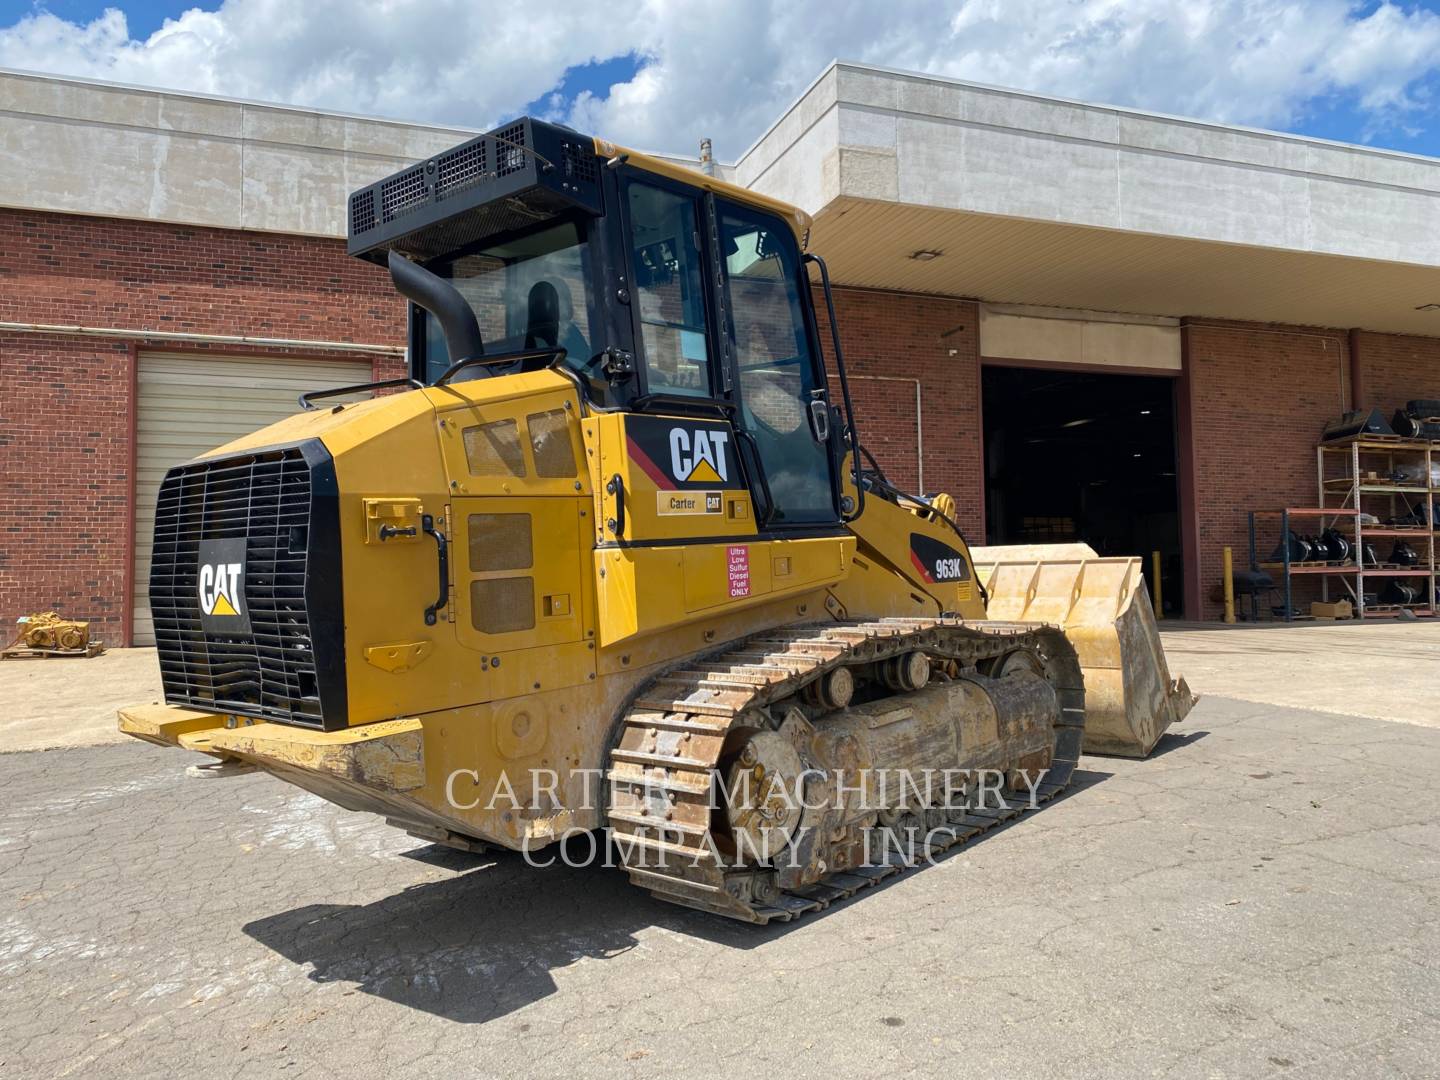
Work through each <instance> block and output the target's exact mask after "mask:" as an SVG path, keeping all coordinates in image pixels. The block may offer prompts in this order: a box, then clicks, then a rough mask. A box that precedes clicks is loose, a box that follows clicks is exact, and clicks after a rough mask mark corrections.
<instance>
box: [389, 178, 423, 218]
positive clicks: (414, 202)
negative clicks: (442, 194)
mask: <svg viewBox="0 0 1440 1080" xmlns="http://www.w3.org/2000/svg"><path fill="white" fill-rule="evenodd" d="M424 201H425V170H424V169H423V168H419V167H417V168H414V169H411V170H410V171H409V172H403V173H401V174H400V175H399V176H395V177H391V178H390V179H389V180H386V181H385V183H384V185H382V186H381V188H380V213H381V214H382V215H383V217H384V220H386V221H394V220H395V219H396V218H397V217H399V216H400V215H401V214H404V213H407V212H409V211H410V210H411V209H412V208H413V207H415V206H418V205H419V204H420V203H423V202H424Z"/></svg>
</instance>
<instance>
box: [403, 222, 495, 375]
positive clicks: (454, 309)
mask: <svg viewBox="0 0 1440 1080" xmlns="http://www.w3.org/2000/svg"><path fill="white" fill-rule="evenodd" d="M389 263H390V280H391V281H393V282H394V283H395V288H396V290H398V291H399V293H400V295H401V296H403V297H405V298H406V299H407V300H412V301H414V302H415V303H417V304H419V305H420V306H421V307H422V308H424V309H425V310H426V311H428V312H430V314H431V315H434V316H435V318H436V320H438V321H439V323H440V330H441V331H442V332H443V333H444V335H445V349H446V351H447V352H449V354H450V364H451V366H454V365H455V364H458V363H459V362H460V361H462V360H473V359H474V358H475V357H477V356H484V355H485V343H484V341H482V340H481V337H480V324H479V323H478V322H477V321H476V319H475V312H474V311H473V310H471V308H470V305H469V304H468V303H467V302H466V300H465V297H463V296H461V295H460V290H459V289H457V288H455V286H454V285H451V284H450V283H449V282H448V281H446V280H445V279H444V278H442V277H438V276H436V275H435V274H432V273H431V272H430V271H429V270H426V269H425V268H424V267H423V266H420V265H418V264H417V263H413V262H411V261H410V260H409V259H407V258H405V256H404V255H401V254H400V253H399V252H397V251H394V250H393V249H392V250H391V252H390V258H389Z"/></svg>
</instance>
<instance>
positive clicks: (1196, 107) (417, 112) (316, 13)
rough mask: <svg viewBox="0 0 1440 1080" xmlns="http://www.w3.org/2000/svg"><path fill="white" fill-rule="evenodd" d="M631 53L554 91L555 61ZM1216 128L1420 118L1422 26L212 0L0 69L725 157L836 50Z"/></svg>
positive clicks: (1246, 11)
mask: <svg viewBox="0 0 1440 1080" xmlns="http://www.w3.org/2000/svg"><path fill="white" fill-rule="evenodd" d="M632 52H633V53H635V54H637V55H639V56H640V57H642V64H641V66H640V68H639V70H638V71H637V72H636V74H635V76H634V77H633V78H632V79H630V80H629V81H627V82H623V83H619V84H616V85H614V86H611V87H609V88H608V89H606V90H602V91H601V92H599V93H596V94H583V95H581V96H580V97H579V98H578V99H577V100H576V101H574V102H573V103H566V102H561V101H556V100H554V99H553V98H551V97H548V96H547V95H550V94H552V93H553V91H554V90H555V89H556V87H557V86H558V85H559V83H560V80H561V78H562V76H563V75H564V73H565V71H566V69H567V68H570V67H573V66H576V65H583V64H587V63H590V62H592V61H596V60H604V59H607V58H610V57H614V56H619V55H623V54H626V53H632ZM836 56H839V57H843V58H846V59H855V60H861V61H866V62H870V63H876V64H883V65H887V66H891V67H900V68H906V69H912V70H918V71H928V72H933V73H937V74H944V75H952V76H956V77H959V78H966V79H974V80H977V81H981V82H990V83H996V84H1000V85H1005V86H1014V87H1020V88H1023V89H1030V90H1036V91H1040V92H1045V93H1052V94H1059V95H1062V96H1068V97H1075V98H1080V99H1083V100H1089V101H1097V102H1106V103H1112V104H1120V105H1135V106H1140V107H1143V108H1149V109H1155V110H1160V111H1165V112H1174V113H1180V114H1184V115H1191V116H1199V117H1203V118H1207V119H1215V120H1221V121H1228V122H1234V123H1246V124H1257V125H1263V126H1273V127H1287V126H1294V125H1296V124H1297V123H1300V122H1301V121H1302V120H1303V118H1304V116H1305V115H1306V113H1307V111H1309V110H1311V109H1314V108H1316V107H1317V105H1318V104H1320V103H1327V102H1336V101H1338V102H1340V103H1342V104H1345V105H1348V106H1349V107H1352V108H1354V109H1356V110H1359V111H1360V112H1361V113H1362V114H1363V115H1364V117H1365V120H1366V122H1367V125H1368V130H1370V131H1379V130H1384V129H1386V128H1387V127H1399V126H1401V125H1405V126H1406V130H1413V128H1414V126H1415V125H1416V124H1417V123H1423V121H1424V120H1425V119H1427V118H1426V117H1425V116H1424V113H1425V110H1426V108H1427V107H1428V105H1429V101H1428V98H1427V96H1426V86H1427V82H1428V80H1429V79H1430V78H1431V77H1433V76H1434V75H1435V73H1436V71H1437V68H1440V16H1437V15H1436V14H1435V13H1433V12H1430V11H1426V10H1423V9H1416V8H1409V7H1401V6H1397V5H1396V4H1394V3H1390V2H1384V3H1380V4H1379V5H1363V6H1362V5H1357V4H1356V3H1352V2H1349V0H1304V2H1300V0H956V2H951V3H940V2H919V0H913V2H911V0H899V2H898V3H897V2H893V0H892V2H890V3H876V2H872V0H687V2H681V0H640V2H638V3H634V4H630V5H614V6H606V5H601V4H596V3H594V2H593V0H592V2H583V3H581V2H572V0H551V2H550V3H548V4H546V5H544V6H543V7H536V6H534V5H527V4H518V3H515V2H513V0H506V2H493V0H491V2H486V3H476V2H474V0H369V2H365V0H307V2H305V3H295V2H294V0H226V2H225V3H223V4H222V5H221V6H220V8H219V9H218V10H217V11H213V12H207V11H203V10H200V9H198V8H197V9H192V10H190V11H187V12H185V13H184V14H182V15H180V16H179V17H178V18H175V19H171V20H167V21H166V23H165V25H164V26H163V27H162V28H161V29H160V30H159V31H157V32H156V33H155V34H153V35H151V36H150V37H149V38H148V39H146V40H143V41H140V40H134V39H132V38H131V37H130V34H129V32H128V29H127V26H126V22H125V18H124V15H123V14H121V12H120V11H119V10H114V9H112V10H109V11H106V12H105V13H104V14H103V15H102V16H101V17H99V18H98V19H96V20H95V21H93V22H91V23H89V24H85V25H77V24H74V23H70V22H66V21H64V20H62V19H59V18H56V17H55V16H52V15H49V14H45V13H44V12H43V11H40V12H38V13H36V14H33V15H30V16H27V17H25V18H23V19H21V20H20V21H19V22H18V23H16V24H15V25H13V26H11V27H9V28H6V29H0V66H6V67H18V68H26V69H31V70H40V71H52V72H58V73H64V74H73V75H84V76H90V77H95V78H103V79H115V80H118V81H123V82H133V83H140V84H144V85H151V86H165V87H175V88H180V89H193V90H201V91H205V92H209V93H216V94H225V95H230V96H237V97H253V98H262V99H267V100H278V101H285V102H290V103H295V104H304V105H314V106H319V107H325V108H333V109H342V110H346V111H351V112H360V113H374V114H379V115H388V116H397V117H402V118H407V119H417V120H431V121H437V122H448V123H454V124H462V125H466V126H472V127H487V126H490V125H492V124H494V123H497V122H499V121H501V120H503V119H505V118H507V117H509V116H511V115H514V114H515V113H516V112H517V111H519V110H520V109H521V108H523V107H524V106H525V104H526V103H527V102H530V101H534V100H536V99H541V98H544V99H545V101H546V111H547V112H549V113H550V114H551V115H558V116H560V117H562V118H568V119H569V120H570V121H571V122H572V123H574V124H575V125H576V126H577V127H581V128H582V129H584V130H589V131H594V132H596V133H599V134H604V135H606V136H608V137H611V138H614V139H617V140H619V141H622V142H629V143H631V144H632V145H639V146H643V147H646V148H653V149H662V150H673V151H681V152H687V151H689V152H693V149H694V146H695V143H696V141H697V140H698V139H699V137H700V136H701V135H710V136H712V137H713V138H714V139H715V141H716V148H717V152H718V154H719V155H720V156H721V157H722V158H726V159H731V160H733V159H734V158H735V157H736V156H738V155H739V154H740V153H741V152H742V151H743V150H744V149H745V147H746V146H748V145H749V144H750V142H751V141H753V140H754V139H755V138H756V137H757V136H758V135H759V134H760V133H761V132H762V131H763V130H764V128H765V127H766V126H767V125H768V124H769V123H770V122H771V121H773V120H774V119H775V118H776V117H777V116H778V115H779V114H780V111H781V110H782V109H783V108H784V107H785V106H786V105H787V104H788V103H789V102H790V101H791V100H793V99H794V98H795V97H796V96H797V95H798V94H799V93H800V91H801V90H803V89H804V87H805V85H806V84H808V83H809V82H810V80H811V79H813V78H814V77H815V76H816V75H817V74H819V72H820V71H821V70H822V69H823V68H824V66H825V65H826V64H827V63H828V62H829V61H830V60H831V59H832V58H833V57H836Z"/></svg>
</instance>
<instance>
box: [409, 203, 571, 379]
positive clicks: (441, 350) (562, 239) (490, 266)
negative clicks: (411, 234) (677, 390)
mask: <svg viewBox="0 0 1440 1080" xmlns="http://www.w3.org/2000/svg"><path fill="white" fill-rule="evenodd" d="M431 269H432V270H433V271H434V272H435V273H437V274H439V275H440V276H441V277H444V278H447V279H449V281H450V283H451V284H452V285H454V286H455V288H456V289H458V290H459V291H460V295H462V296H463V297H465V299H466V300H467V301H469V303H470V307H471V308H472V309H473V310H474V312H475V318H476V321H477V322H479V324H480V334H481V337H482V338H483V339H484V342H485V355H486V356H500V355H502V354H507V353H522V352H525V351H527V350H534V349H549V348H563V349H564V350H565V360H564V363H565V364H567V365H568V366H569V367H571V368H573V369H574V370H576V371H577V372H579V373H581V374H583V375H590V374H591V373H592V372H593V370H594V368H593V365H592V364H591V360H592V355H593V354H592V350H591V345H590V342H591V335H590V303H589V295H588V290H589V286H588V282H589V280H590V251H589V246H588V244H587V243H586V242H585V238H584V237H583V235H582V234H581V232H580V229H579V228H578V227H577V226H576V225H575V223H574V222H568V221H567V222H560V223H551V224H547V225H544V226H542V227H540V228H538V229H534V230H531V231H529V232H526V233H524V234H522V235H519V236H514V237H512V238H511V239H508V240H504V241H502V242H499V243H493V244H488V245H487V246H485V247H484V248H482V249H480V250H478V251H473V252H471V253H469V254H466V255H461V256H459V257H458V258H455V259H451V260H449V261H447V262H445V263H442V264H440V265H437V266H432V267H431ZM424 318H425V375H426V380H425V381H426V382H433V381H434V380H435V379H436V378H437V377H438V376H439V375H440V374H441V373H443V372H444V370H445V368H446V367H447V366H448V365H449V363H450V358H449V356H448V354H447V352H446V349H445V335H444V334H443V333H441V331H440V326H439V324H438V322H437V321H436V319H435V317H434V316H432V315H430V314H428V313H425V315H424ZM506 373H507V371H506V369H505V367H504V366H499V367H495V368H485V367H473V368H470V369H468V370H466V371H463V372H461V373H460V375H459V376H458V378H460V379H462V380H463V379H480V378H485V377H486V376H487V375H498V374H506Z"/></svg>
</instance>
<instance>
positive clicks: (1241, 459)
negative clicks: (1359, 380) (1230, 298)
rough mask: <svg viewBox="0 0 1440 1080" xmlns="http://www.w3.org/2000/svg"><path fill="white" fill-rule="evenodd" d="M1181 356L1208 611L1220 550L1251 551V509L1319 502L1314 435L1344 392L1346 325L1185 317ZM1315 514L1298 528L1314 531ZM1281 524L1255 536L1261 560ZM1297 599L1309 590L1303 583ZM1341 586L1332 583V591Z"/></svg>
mask: <svg viewBox="0 0 1440 1080" xmlns="http://www.w3.org/2000/svg"><path fill="white" fill-rule="evenodd" d="M1186 325H1187V327H1188V328H1187V329H1186V330H1185V331H1184V333H1185V334H1186V348H1187V352H1186V361H1187V363H1188V364H1189V366H1190V367H1189V370H1190V396H1191V409H1192V420H1193V425H1194V427H1193V430H1194V447H1195V506H1196V514H1197V518H1198V526H1199V544H1200V586H1201V592H1202V600H1203V615H1204V617H1205V618H1217V617H1219V615H1220V614H1221V613H1222V606H1221V604H1219V603H1218V602H1216V601H1214V600H1212V599H1211V595H1212V592H1213V590H1214V588H1215V586H1216V584H1217V583H1218V582H1220V581H1221V580H1222V576H1223V575H1222V573H1221V567H1222V550H1223V548H1224V547H1226V546H1227V545H1228V546H1230V547H1231V548H1233V549H1234V557H1235V565H1236V566H1237V567H1244V566H1245V565H1246V558H1247V555H1248V541H1247V537H1248V524H1247V513H1248V511H1250V510H1252V509H1253V510H1279V509H1282V508H1285V507H1306V506H1315V505H1316V502H1317V498H1318V494H1317V491H1316V483H1315V443H1316V441H1317V440H1318V439H1319V437H1320V432H1321V430H1322V429H1323V428H1324V426H1325V424H1326V422H1327V421H1329V420H1332V419H1334V418H1335V417H1337V416H1339V415H1340V413H1341V411H1342V399H1341V394H1342V392H1343V393H1344V394H1346V395H1347V400H1348V394H1349V387H1348V363H1349V360H1348V355H1349V354H1348V348H1347V334H1346V332H1345V331H1344V330H1333V329H1331V330H1326V329H1317V328H1313V327H1284V326H1252V325H1248V324H1243V323H1216V322H1209V321H1201V320H1187V323H1186ZM1313 524H1314V523H1313V522H1312V521H1307V522H1304V523H1303V524H1296V525H1295V526H1294V528H1295V529H1296V531H1297V532H1301V533H1305V532H1310V531H1314V529H1313V528H1312V526H1313ZM1278 529H1279V526H1278V523H1274V522H1272V524H1271V526H1270V529H1269V532H1268V533H1262V534H1261V535H1260V537H1259V539H1258V540H1257V546H1258V547H1262V548H1263V549H1264V550H1262V551H1260V553H1259V554H1260V558H1261V559H1262V560H1264V559H1265V557H1266V556H1267V555H1269V553H1270V551H1271V549H1273V547H1274V545H1275V543H1276V542H1277V540H1278V539H1279V531H1278ZM1303 584H1304V586H1305V587H1304V588H1301V589H1299V590H1298V591H1297V593H1296V601H1297V603H1301V604H1302V605H1303V604H1304V603H1307V602H1308V601H1309V600H1310V599H1312V598H1313V595H1312V594H1313V593H1314V589H1313V586H1314V582H1313V581H1305V582H1303ZM1335 588H1338V584H1337V585H1336V586H1335V587H1332V596H1333V595H1334V591H1335Z"/></svg>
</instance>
